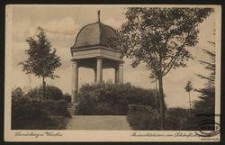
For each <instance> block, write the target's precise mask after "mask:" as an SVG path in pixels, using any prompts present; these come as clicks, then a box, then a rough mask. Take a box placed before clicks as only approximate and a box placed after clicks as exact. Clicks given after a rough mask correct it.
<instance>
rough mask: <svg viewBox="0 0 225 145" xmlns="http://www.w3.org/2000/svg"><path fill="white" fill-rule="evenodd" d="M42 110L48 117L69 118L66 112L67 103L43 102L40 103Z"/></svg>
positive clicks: (61, 101) (62, 101)
mask: <svg viewBox="0 0 225 145" xmlns="http://www.w3.org/2000/svg"><path fill="white" fill-rule="evenodd" d="M42 109H43V111H44V112H46V113H48V115H53V116H64V117H71V116H70V113H69V111H68V110H67V102H66V101H64V100H60V101H56V100H44V101H43V102H42Z"/></svg>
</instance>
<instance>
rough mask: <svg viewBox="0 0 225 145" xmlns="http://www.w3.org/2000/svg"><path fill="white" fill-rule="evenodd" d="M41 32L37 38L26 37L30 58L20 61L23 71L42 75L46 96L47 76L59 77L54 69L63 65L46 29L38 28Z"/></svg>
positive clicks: (27, 51)
mask: <svg viewBox="0 0 225 145" xmlns="http://www.w3.org/2000/svg"><path fill="white" fill-rule="evenodd" d="M38 30H39V33H38V34H37V36H36V38H32V37H29V38H27V39H26V41H27V43H28V44H29V47H30V48H29V49H28V50H26V51H25V53H26V54H27V55H28V59H27V60H25V61H24V62H20V63H19V64H21V65H22V66H23V71H25V72H26V74H34V75H35V76H38V77H42V79H43V80H42V81H43V82H42V84H43V95H42V96H43V97H45V84H46V83H45V78H46V77H50V78H52V79H54V78H55V77H58V76H56V75H54V70H55V69H56V68H57V67H60V66H61V62H60V61H61V60H60V57H59V56H57V55H56V50H55V49H54V50H52V46H51V43H50V42H49V41H48V39H47V37H46V35H45V33H44V30H43V29H41V28H40V27H39V28H38Z"/></svg>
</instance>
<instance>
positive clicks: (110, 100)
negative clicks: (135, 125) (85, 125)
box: [76, 83, 157, 115]
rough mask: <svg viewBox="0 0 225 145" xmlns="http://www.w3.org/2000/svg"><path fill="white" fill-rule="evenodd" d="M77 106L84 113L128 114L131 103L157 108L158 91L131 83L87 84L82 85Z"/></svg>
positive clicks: (78, 110) (77, 109) (79, 111)
mask: <svg viewBox="0 0 225 145" xmlns="http://www.w3.org/2000/svg"><path fill="white" fill-rule="evenodd" d="M77 102H78V105H77V108H76V111H77V114H82V115H126V114H127V112H128V105H129V104H140V105H150V106H152V108H157V105H156V91H154V90H145V89H141V88H137V87H134V86H132V85H130V84H128V83H127V84H112V83H100V84H91V85H90V84H86V85H84V86H82V87H81V89H80V91H79V94H78V99H77Z"/></svg>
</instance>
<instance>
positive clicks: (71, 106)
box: [67, 103, 75, 116]
mask: <svg viewBox="0 0 225 145" xmlns="http://www.w3.org/2000/svg"><path fill="white" fill-rule="evenodd" d="M67 109H68V111H69V113H70V115H71V116H72V115H74V112H75V105H74V104H73V103H68V104H67Z"/></svg>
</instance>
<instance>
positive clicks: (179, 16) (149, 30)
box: [112, 7, 212, 129]
mask: <svg viewBox="0 0 225 145" xmlns="http://www.w3.org/2000/svg"><path fill="white" fill-rule="evenodd" d="M211 12H212V9H210V8H150V7H148V8H147V7H146V8H143V7H142V8H140V7H131V8H127V12H126V13H125V16H126V19H127V21H126V22H125V23H124V24H123V26H122V28H121V30H120V32H119V34H118V38H115V40H112V41H115V44H114V46H112V47H117V48H121V50H122V51H123V53H124V55H125V56H126V57H128V58H131V59H132V60H133V62H132V66H133V67H136V66H137V65H139V64H140V63H145V64H146V67H147V68H148V69H149V70H150V71H151V73H150V77H151V78H155V79H158V80H159V98H160V110H161V121H162V122H161V123H162V124H161V128H162V129H163V128H164V124H165V115H164V113H165V109H164V97H163V76H165V75H166V74H168V73H169V72H170V70H171V69H176V68H179V67H185V66H186V63H187V61H188V60H189V59H191V58H192V55H191V53H190V52H189V51H188V49H187V48H190V47H194V46H195V45H196V44H197V43H198V32H199V30H198V28H197V26H198V24H199V23H201V22H203V21H204V20H205V19H206V18H207V17H208V16H209V14H210V13H211Z"/></svg>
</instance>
